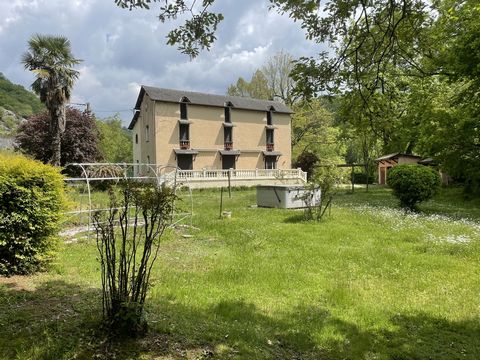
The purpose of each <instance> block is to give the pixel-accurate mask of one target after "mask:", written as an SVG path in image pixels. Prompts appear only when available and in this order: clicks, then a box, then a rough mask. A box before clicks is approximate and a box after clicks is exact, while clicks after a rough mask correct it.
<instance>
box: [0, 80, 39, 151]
mask: <svg viewBox="0 0 480 360" xmlns="http://www.w3.org/2000/svg"><path fill="white" fill-rule="evenodd" d="M44 110H45V106H44V105H43V104H42V103H41V102H40V100H39V99H38V97H37V96H35V94H33V93H32V92H30V91H28V90H26V89H25V88H24V87H23V86H21V85H16V84H13V83H12V82H11V81H10V80H8V79H7V78H6V77H5V76H4V75H3V74H2V73H0V138H2V139H3V140H4V141H7V140H8V139H6V138H9V137H12V136H14V135H15V131H16V130H17V127H18V125H19V124H20V122H21V121H22V119H23V118H26V117H28V116H30V115H33V114H37V113H40V112H42V111H44ZM1 147H5V144H3V143H0V148H1Z"/></svg>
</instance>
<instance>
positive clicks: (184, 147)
mask: <svg viewBox="0 0 480 360" xmlns="http://www.w3.org/2000/svg"><path fill="white" fill-rule="evenodd" d="M180 149H182V150H187V149H190V140H180Z"/></svg>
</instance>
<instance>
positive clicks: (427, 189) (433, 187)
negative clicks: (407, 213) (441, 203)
mask: <svg viewBox="0 0 480 360" xmlns="http://www.w3.org/2000/svg"><path fill="white" fill-rule="evenodd" d="M387 183H388V185H389V186H390V187H391V188H392V189H393V193H394V195H395V196H396V197H397V198H398V199H399V200H400V204H401V205H402V206H403V207H406V208H408V209H411V210H414V209H415V208H416V205H417V204H418V203H420V202H422V201H425V200H428V199H430V198H432V197H433V196H434V195H435V193H436V191H437V189H438V187H439V186H440V175H439V174H438V173H437V172H436V171H435V170H434V169H432V168H430V167H428V166H423V165H418V164H404V165H398V166H396V167H394V168H393V169H391V170H389V171H388V178H387Z"/></svg>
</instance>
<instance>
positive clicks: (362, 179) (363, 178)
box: [353, 172, 375, 184]
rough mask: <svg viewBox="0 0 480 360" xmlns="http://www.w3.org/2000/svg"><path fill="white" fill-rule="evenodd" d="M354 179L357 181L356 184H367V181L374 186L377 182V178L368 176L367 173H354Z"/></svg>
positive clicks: (371, 175)
mask: <svg viewBox="0 0 480 360" xmlns="http://www.w3.org/2000/svg"><path fill="white" fill-rule="evenodd" d="M353 179H354V180H355V184H366V183H367V179H368V183H369V184H373V182H374V181H375V177H374V176H373V174H368V175H367V173H366V172H354V173H353Z"/></svg>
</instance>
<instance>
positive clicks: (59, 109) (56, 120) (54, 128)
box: [50, 105, 66, 166]
mask: <svg viewBox="0 0 480 360" xmlns="http://www.w3.org/2000/svg"><path fill="white" fill-rule="evenodd" d="M65 122H66V116H65V105H58V106H55V107H53V108H52V109H51V111H50V137H51V139H52V158H51V159H50V164H52V165H54V166H60V165H61V159H62V134H63V132H64V131H65Z"/></svg>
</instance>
